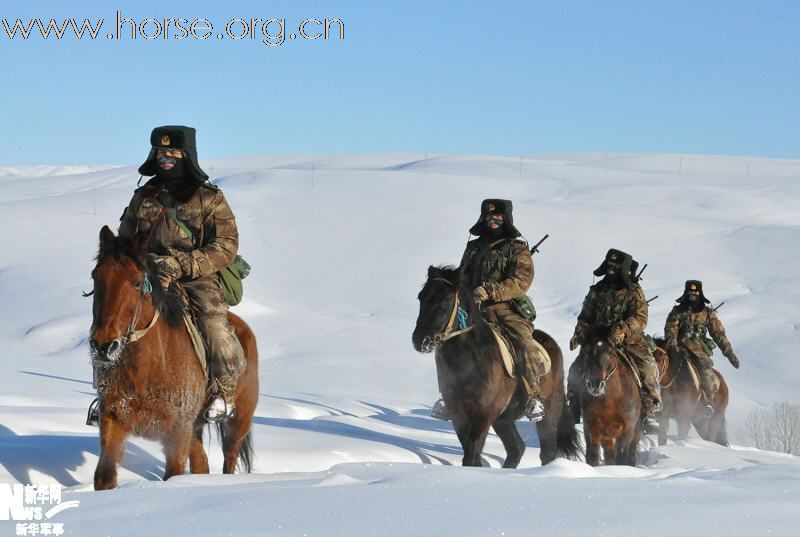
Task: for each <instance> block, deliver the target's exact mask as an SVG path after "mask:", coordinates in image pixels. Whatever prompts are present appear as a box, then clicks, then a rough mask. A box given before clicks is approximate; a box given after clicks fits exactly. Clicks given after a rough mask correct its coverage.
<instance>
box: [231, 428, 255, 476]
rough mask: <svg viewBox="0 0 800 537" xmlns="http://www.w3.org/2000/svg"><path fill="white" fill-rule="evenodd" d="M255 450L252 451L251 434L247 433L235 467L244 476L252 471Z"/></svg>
mask: <svg viewBox="0 0 800 537" xmlns="http://www.w3.org/2000/svg"><path fill="white" fill-rule="evenodd" d="M254 456H255V450H254V449H253V434H252V433H251V432H250V431H247V436H245V437H244V441H243V442H242V447H241V449H239V460H238V461H237V463H236V466H238V467H239V470H240V471H241V472H242V473H244V474H249V473H250V472H251V471H252V470H253V457H254Z"/></svg>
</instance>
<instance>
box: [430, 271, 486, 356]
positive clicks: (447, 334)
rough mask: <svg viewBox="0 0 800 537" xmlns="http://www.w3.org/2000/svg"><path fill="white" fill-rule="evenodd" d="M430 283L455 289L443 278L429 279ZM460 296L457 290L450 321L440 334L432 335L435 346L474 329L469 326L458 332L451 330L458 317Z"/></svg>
mask: <svg viewBox="0 0 800 537" xmlns="http://www.w3.org/2000/svg"><path fill="white" fill-rule="evenodd" d="M430 281H440V282H444V283H446V284H447V285H448V286H449V287H455V284H453V282H451V281H450V280H447V279H445V278H431V280H430ZM460 294H461V293H459V292H458V289H456V299H455V301H454V302H453V311H452V312H451V313H450V320H449V321H447V326H445V327H444V330H442V331H441V332H437V333H436V334H434V335H433V342H434V343H437V344H441V343H444V342H445V341H448V340H450V339H453V338H454V337H456V336H460V335H462V334H466V333H467V332H469V331H471V330H472V329H473V328H475V325H474V324H471V325H469V326H467V327H466V328H461V329H459V330H453V328H455V325H456V318H457V317H458V308H459V306H460V305H461V298H460Z"/></svg>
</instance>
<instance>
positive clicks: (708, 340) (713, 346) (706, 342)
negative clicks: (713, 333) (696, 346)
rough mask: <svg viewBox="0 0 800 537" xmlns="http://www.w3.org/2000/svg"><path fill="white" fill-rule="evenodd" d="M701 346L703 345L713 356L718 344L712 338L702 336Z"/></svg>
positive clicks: (707, 352)
mask: <svg viewBox="0 0 800 537" xmlns="http://www.w3.org/2000/svg"><path fill="white" fill-rule="evenodd" d="M700 346H701V347H703V350H704V351H705V352H706V354H708V355H709V356H711V355H712V354H714V349H716V348H717V344H716V343H714V341H713V340H712V339H711V338H707V337H702V338H700Z"/></svg>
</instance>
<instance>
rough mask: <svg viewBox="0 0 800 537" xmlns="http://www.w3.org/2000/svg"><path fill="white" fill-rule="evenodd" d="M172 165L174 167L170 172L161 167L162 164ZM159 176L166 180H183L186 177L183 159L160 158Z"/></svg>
mask: <svg viewBox="0 0 800 537" xmlns="http://www.w3.org/2000/svg"><path fill="white" fill-rule="evenodd" d="M166 163H172V164H173V166H172V168H170V169H169V170H165V169H164V168H162V167H161V164H166ZM158 164H159V166H158V175H160V176H161V177H163V178H164V179H166V180H168V181H170V180H175V179H183V176H184V166H183V159H182V158H174V157H167V156H163V157H158Z"/></svg>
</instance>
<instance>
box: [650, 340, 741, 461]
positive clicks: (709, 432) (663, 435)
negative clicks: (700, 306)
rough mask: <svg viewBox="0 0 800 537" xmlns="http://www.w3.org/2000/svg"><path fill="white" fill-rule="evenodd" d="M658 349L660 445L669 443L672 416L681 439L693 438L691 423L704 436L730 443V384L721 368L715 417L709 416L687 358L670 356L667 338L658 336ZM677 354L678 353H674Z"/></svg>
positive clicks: (718, 373) (724, 444)
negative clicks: (728, 429) (690, 428)
mask: <svg viewBox="0 0 800 537" xmlns="http://www.w3.org/2000/svg"><path fill="white" fill-rule="evenodd" d="M655 341H656V344H657V345H658V348H657V349H656V350H655V351H653V356H655V358H656V364H657V365H658V371H659V374H660V375H661V399H662V401H663V403H664V410H663V411H662V412H661V413H659V415H658V444H659V445H660V446H663V445H664V444H666V443H667V432H668V430H669V420H670V418H672V419H674V420H675V423H677V424H678V440H686V439H687V438H688V437H689V426H690V425H692V424H693V425H694V428H695V429H696V430H697V433H698V434H699V435H700V438H702V439H703V440H708V441H709V442H716V443H717V444H719V445H721V446H728V434H727V431H726V424H725V410H726V409H727V407H728V397H729V394H728V384H727V383H726V382H725V379H724V378H723V377H722V374H720V372H719V371H717V370H716V369H714V373H715V374H716V375H717V378H719V390H718V391H717V394H716V397H714V402H713V403H712V405H711V406H712V407H713V408H714V414H713V415H712V416H711V418H708V417H706V416H705V413H704V409H703V404H702V397H701V395H702V394H701V392H700V390H699V389H698V388H697V386H696V385H695V382H694V379H693V377H692V374H691V372H690V371H689V367H688V364H687V363H686V360H685V359H684V358H683V357H680V356H678V358H677V359H670V355H669V354H668V353H667V350H666V343H665V341H664V340H663V339H661V338H657V339H656V340H655ZM673 356H674V355H673Z"/></svg>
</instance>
